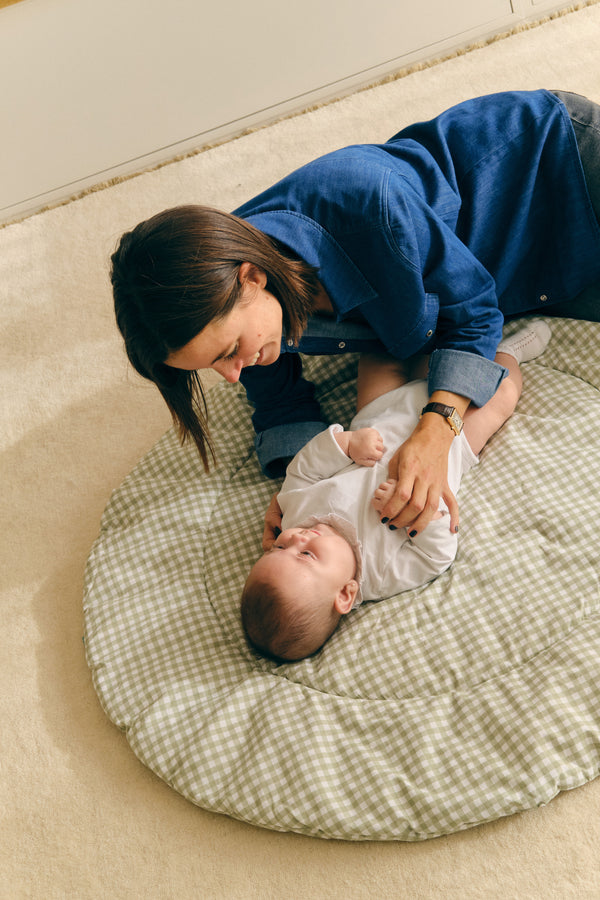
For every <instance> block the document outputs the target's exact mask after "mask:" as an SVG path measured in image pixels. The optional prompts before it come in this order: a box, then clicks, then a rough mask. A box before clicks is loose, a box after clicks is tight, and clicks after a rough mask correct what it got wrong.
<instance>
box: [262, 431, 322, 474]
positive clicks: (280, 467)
mask: <svg viewBox="0 0 600 900" xmlns="http://www.w3.org/2000/svg"><path fill="white" fill-rule="evenodd" d="M326 428H327V425H326V423H325V422H291V423H290V424H289V425H275V426H274V427H273V428H267V429H266V430H265V431H261V432H259V433H258V434H257V435H256V441H255V444H254V445H255V447H256V454H257V456H258V461H259V463H260V467H261V469H262V470H263V472H264V474H265V475H266V476H267V478H281V477H283V476H284V475H285V470H286V467H287V464H288V463H289V461H290V460H291V459H292V457H293V456H295V455H296V453H297V452H298V450H300V449H301V448H302V447H304V445H305V444H307V443H308V441H310V439H311V438H313V437H314V436H315V435H316V434H319V433H320V432H321V431H325V429H326Z"/></svg>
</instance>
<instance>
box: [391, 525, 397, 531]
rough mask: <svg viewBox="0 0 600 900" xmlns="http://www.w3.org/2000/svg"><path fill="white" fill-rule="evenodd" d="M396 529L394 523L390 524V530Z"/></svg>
mask: <svg viewBox="0 0 600 900" xmlns="http://www.w3.org/2000/svg"><path fill="white" fill-rule="evenodd" d="M397 530H398V529H397V528H396V526H395V525H390V531H397Z"/></svg>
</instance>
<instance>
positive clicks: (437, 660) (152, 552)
mask: <svg viewBox="0 0 600 900" xmlns="http://www.w3.org/2000/svg"><path fill="white" fill-rule="evenodd" d="M548 321H549V322H550V324H551V325H552V328H553V337H552V340H551V343H550V345H549V347H548V348H547V350H546V352H545V353H544V354H543V356H542V357H540V358H539V359H538V360H536V361H534V362H531V363H527V364H525V365H524V366H523V374H524V391H523V396H522V398H521V401H520V403H519V406H518V408H517V412H516V413H515V415H514V416H513V417H512V419H511V420H510V421H509V422H508V423H507V424H506V425H505V427H504V428H503V429H502V430H501V431H500V432H499V433H498V434H497V435H496V436H495V437H494V438H493V439H492V441H491V442H490V443H489V444H488V446H487V447H486V449H485V450H484V452H483V454H482V457H481V464H480V465H479V466H478V467H476V468H475V469H474V470H472V471H471V472H469V473H468V475H467V476H466V477H465V478H464V480H463V485H462V488H461V493H460V508H461V531H460V541H459V553H458V556H457V559H456V562H455V563H454V565H453V566H452V567H451V568H450V570H449V571H447V572H446V573H444V574H443V575H442V576H440V577H439V578H438V579H437V580H436V581H434V582H432V583H431V584H429V585H427V586H426V587H423V588H420V589H418V590H413V591H409V592H406V593H403V594H400V595H398V596H397V597H395V598H392V599H390V600H386V601H385V602H382V603H371V604H365V605H364V606H362V607H361V608H360V609H359V610H357V611H355V612H353V613H351V614H350V616H349V617H347V618H346V619H345V621H344V622H343V624H342V626H341V628H340V629H339V630H338V631H337V632H336V634H335V635H334V637H333V638H332V640H331V641H330V642H329V643H328V644H327V645H326V647H325V649H324V650H323V651H322V652H321V653H320V654H318V655H317V656H316V657H314V658H312V659H309V660H305V661H303V662H300V663H295V664H286V665H277V664H276V663H274V662H270V661H267V660H264V659H261V658H260V657H258V656H256V655H255V654H254V653H253V652H252V651H251V650H250V649H249V648H248V646H247V645H246V643H245V641H244V637H243V634H242V629H241V625H240V621H239V613H238V602H239V595H240V590H241V587H242V584H243V582H244V579H245V575H246V572H247V570H248V568H249V566H250V565H251V563H252V562H253V561H254V560H255V558H256V557H257V556H258V554H259V553H260V542H261V535H262V518H263V513H264V510H265V507H266V506H267V503H268V501H269V499H270V497H271V495H272V493H273V491H274V490H276V489H277V488H278V487H279V483H278V482H272V481H268V480H267V479H265V478H264V477H262V476H261V474H260V471H259V467H258V464H257V460H256V456H255V454H254V452H253V432H252V427H251V422H250V414H251V409H250V408H249V406H248V404H247V402H246V398H245V394H244V391H243V390H242V389H241V388H240V387H239V386H238V385H226V384H223V385H219V386H218V387H216V388H215V389H213V391H211V393H210V395H209V398H210V399H209V407H210V409H209V415H210V421H211V423H212V425H213V432H214V434H215V437H216V439H217V447H218V454H219V460H220V464H219V467H218V468H217V469H216V470H215V471H214V472H213V473H212V474H211V475H210V476H206V475H204V474H203V471H202V468H201V465H200V462H199V459H198V458H197V453H196V450H195V448H194V447H192V446H189V447H188V446H186V447H184V448H182V447H180V446H179V444H178V443H177V440H176V438H175V436H174V433H173V432H172V431H170V432H168V433H167V434H166V435H165V436H164V437H163V438H162V439H161V440H160V441H159V442H158V444H157V445H156V446H155V447H154V448H153V449H152V450H151V451H150V452H149V453H148V454H147V455H146V456H145V457H144V459H142V460H141V462H140V463H139V464H138V465H137V467H136V468H135V469H134V471H133V472H132V473H131V474H130V475H129V476H128V477H127V478H126V479H125V481H124V482H123V484H122V485H121V487H119V488H118V490H116V491H115V492H114V494H113V496H112V498H111V500H110V503H109V504H108V506H107V509H106V511H105V513H104V517H103V519H102V525H101V532H100V535H99V537H98V539H97V541H96V543H95V545H94V547H93V549H92V552H91V555H90V558H89V562H88V566H87V572H86V589H85V598H84V609H85V646H86V653H87V658H88V663H89V665H90V667H91V670H92V673H93V679H94V685H95V688H96V691H97V693H98V696H99V698H100V701H101V703H102V706H103V708H104V710H105V711H106V714H107V715H108V716H109V718H110V719H111V720H112V721H113V722H114V723H115V724H116V725H117V726H118V727H119V728H121V729H122V730H123V731H124V732H125V734H126V736H127V740H128V741H129V743H130V745H131V747H132V749H133V751H134V752H135V753H136V754H137V756H138V757H139V758H140V760H141V761H142V762H143V763H144V764H145V765H146V766H148V767H149V768H150V769H152V770H153V771H154V772H155V773H156V774H157V775H159V776H160V777H161V778H162V779H164V780H165V781H166V782H167V783H168V784H169V785H171V786H172V787H173V788H174V789H175V790H176V791H179V792H180V793H181V794H183V796H185V797H187V798H188V799H189V800H191V801H192V802H193V803H196V804H198V805H199V806H202V807H204V808H206V809H209V810H212V811H215V812H219V813H225V814H226V815H229V816H233V817H235V818H237V819H241V820H244V821H246V822H251V823H254V824H255V825H259V826H263V827H265V828H270V829H275V830H279V831H295V832H300V833H302V834H307V835H314V836H317V837H323V838H342V839H348V840H408V841H413V840H422V839H424V838H430V837H435V836H437V835H441V834H446V833H449V832H454V831H458V830H460V829H463V828H466V827H468V826H471V825H475V824H478V823H482V822H487V821H490V820H493V819H496V818H498V817H500V816H506V815H509V814H511V813H514V812H517V811H519V810H524V809H528V808H530V807H534V806H539V805H541V804H544V803H546V802H548V801H549V800H550V799H551V798H552V797H554V796H555V795H556V794H557V793H558V792H559V791H564V790H567V789H570V788H574V787H576V786H578V785H581V784H583V783H585V782H587V781H589V780H590V779H592V778H594V777H595V776H596V775H597V774H598V771H599V768H600V614H599V591H598V574H599V573H598V555H599V551H598V545H599V538H598V519H597V516H596V504H597V503H598V493H599V488H598V485H599V484H600V350H599V349H598V347H599V346H600V325H594V324H590V323H587V322H573V321H558V320H548ZM510 330H514V328H513V329H510ZM356 362H357V359H356V357H354V356H350V357H349V356H346V357H338V358H329V359H324V358H313V359H308V358H307V359H306V365H307V368H308V370H309V372H310V373H311V375H312V377H313V379H314V380H315V381H316V382H317V383H318V384H319V390H320V397H321V400H322V403H323V406H324V409H325V411H326V413H327V415H328V416H329V417H330V419H331V420H332V421H336V420H337V421H341V422H342V423H343V424H347V423H348V421H349V419H350V418H351V416H352V410H353V404H354V398H355V384H354V379H355V375H356Z"/></svg>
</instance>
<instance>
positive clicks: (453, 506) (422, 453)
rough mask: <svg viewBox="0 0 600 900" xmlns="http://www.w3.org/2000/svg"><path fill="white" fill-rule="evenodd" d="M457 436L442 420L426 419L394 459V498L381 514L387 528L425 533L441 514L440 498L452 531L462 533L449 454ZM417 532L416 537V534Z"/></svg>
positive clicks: (391, 464)
mask: <svg viewBox="0 0 600 900" xmlns="http://www.w3.org/2000/svg"><path fill="white" fill-rule="evenodd" d="M453 439H454V433H453V432H452V429H451V428H450V427H449V425H448V423H447V422H446V421H445V420H444V419H443V417H442V416H439V415H437V414H430V415H427V416H424V417H423V418H422V419H421V420H420V421H419V423H418V425H417V426H416V428H415V430H414V431H413V433H412V435H411V436H410V437H409V438H408V440H406V441H405V442H404V443H403V444H402V445H401V446H400V447H399V448H398V450H396V452H395V453H394V455H393V456H392V458H391V459H390V462H389V466H388V475H389V477H390V479H391V478H394V479H396V486H395V490H394V493H393V495H392V496H391V498H390V499H389V500H388V502H387V503H386V504H385V506H384V507H383V508H382V509H381V511H380V516H381V519H382V521H383V520H387V521H386V522H384V524H387V525H394V526H395V527H396V528H404V527H405V528H407V530H408V532H409V534H410V536H411V537H414V536H415V535H416V534H419V532H421V531H423V530H424V529H425V528H426V527H427V525H428V524H429V522H430V521H431V520H432V518H433V517H434V516H435V514H436V513H437V511H438V507H439V502H440V497H442V499H443V500H444V502H445V504H446V506H447V507H448V510H449V512H450V531H453V532H456V531H458V503H457V502H456V497H455V496H454V494H453V493H452V491H451V490H450V488H449V486H448V453H449V452H450V445H451V444H452V441H453ZM413 532H414V533H413Z"/></svg>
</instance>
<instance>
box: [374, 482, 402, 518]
mask: <svg viewBox="0 0 600 900" xmlns="http://www.w3.org/2000/svg"><path fill="white" fill-rule="evenodd" d="M396 484H397V481H396V479H395V478H388V480H387V481H383V482H382V483H381V484H380V485H379V487H378V488H377V490H376V491H375V493H374V494H373V499H372V500H371V503H372V504H373V506H374V507H375V509H376V510H377V512H381V510H382V509H383V507H384V506H385V504H386V503H387V502H388V500H389V499H390V497H391V496H392V494H393V493H394V488H395V487H396Z"/></svg>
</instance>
